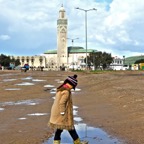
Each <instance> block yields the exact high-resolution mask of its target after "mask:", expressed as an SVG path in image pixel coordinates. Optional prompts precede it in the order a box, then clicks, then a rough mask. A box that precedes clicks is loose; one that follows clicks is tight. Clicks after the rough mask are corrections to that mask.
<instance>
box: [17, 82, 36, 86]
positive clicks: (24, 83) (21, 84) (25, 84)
mask: <svg viewBox="0 0 144 144" xmlns="http://www.w3.org/2000/svg"><path fill="white" fill-rule="evenodd" d="M15 85H19V86H30V85H34V83H29V82H22V83H19V84H15Z"/></svg>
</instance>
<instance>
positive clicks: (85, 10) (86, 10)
mask: <svg viewBox="0 0 144 144" xmlns="http://www.w3.org/2000/svg"><path fill="white" fill-rule="evenodd" d="M76 9H78V10H82V11H84V12H85V48H86V69H87V64H88V62H87V12H88V11H92V10H95V11H97V9H95V8H92V9H82V8H79V7H77V8H76Z"/></svg>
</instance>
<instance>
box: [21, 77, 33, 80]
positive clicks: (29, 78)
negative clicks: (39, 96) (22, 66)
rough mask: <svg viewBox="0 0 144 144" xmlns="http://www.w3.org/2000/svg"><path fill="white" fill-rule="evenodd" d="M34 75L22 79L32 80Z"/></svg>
mask: <svg viewBox="0 0 144 144" xmlns="http://www.w3.org/2000/svg"><path fill="white" fill-rule="evenodd" d="M31 79H32V77H26V78H22V80H31Z"/></svg>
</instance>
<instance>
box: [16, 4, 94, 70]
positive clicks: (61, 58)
mask: <svg viewBox="0 0 144 144" xmlns="http://www.w3.org/2000/svg"><path fill="white" fill-rule="evenodd" d="M67 35H68V20H67V18H66V12H65V9H64V7H63V6H62V7H61V8H60V10H59V17H58V20H57V49H56V50H48V51H46V52H44V54H42V55H36V56H15V57H14V58H15V59H19V60H20V63H21V66H23V65H24V64H29V65H30V66H31V67H44V68H46V69H48V70H59V69H60V68H61V67H65V68H73V69H78V68H84V67H85V66H86V64H85V62H84V59H85V58H86V49H84V48H83V47H76V46H70V47H68V46H67V41H68V37H67ZM92 52H96V50H94V49H87V55H89V54H90V53H92Z"/></svg>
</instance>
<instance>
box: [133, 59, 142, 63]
mask: <svg viewBox="0 0 144 144" xmlns="http://www.w3.org/2000/svg"><path fill="white" fill-rule="evenodd" d="M139 63H144V59H139V60H137V61H135V64H139Z"/></svg>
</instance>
